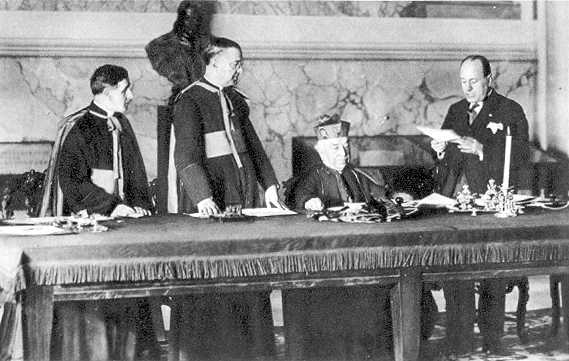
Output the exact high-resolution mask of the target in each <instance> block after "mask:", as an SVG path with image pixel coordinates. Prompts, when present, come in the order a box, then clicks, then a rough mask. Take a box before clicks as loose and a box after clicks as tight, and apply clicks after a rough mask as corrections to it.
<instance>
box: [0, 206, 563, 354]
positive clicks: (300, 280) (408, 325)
mask: <svg viewBox="0 0 569 361" xmlns="http://www.w3.org/2000/svg"><path fill="white" fill-rule="evenodd" d="M109 227H110V230H109V231H108V232H103V233H80V234H74V235H60V236H38V237H5V238H3V239H1V240H0V245H1V246H2V249H4V247H6V248H9V247H11V248H14V247H19V248H20V249H21V250H22V251H23V259H22V263H21V271H20V272H18V274H17V276H16V277H15V278H14V279H13V282H14V284H15V289H16V290H17V291H18V292H21V293H22V295H23V302H24V303H23V305H24V307H23V315H24V336H25V337H24V340H25V350H26V352H25V357H26V358H27V359H30V360H36V359H45V356H46V355H49V339H50V336H51V329H50V326H51V317H50V316H49V315H50V312H51V311H52V309H53V302H57V301H63V300H79V299H81V300H85V299H100V298H109V299H114V298H121V297H142V296H153V295H156V296H158V295H176V294H183V293H192V292H194V293H195V292H199V293H202V292H223V291H224V290H232V291H235V290H239V289H243V290H245V289H247V290H249V289H251V290H252V289H272V288H296V287H314V286H330V285H332V286H347V285H358V284H373V283H384V284H393V285H394V287H393V290H392V295H391V296H392V302H393V303H394V304H395V307H393V318H394V322H393V323H394V342H395V345H394V349H395V357H396V359H397V360H415V359H417V357H418V349H419V327H418V326H417V325H418V323H419V321H418V320H419V316H420V315H419V300H420V299H419V295H420V289H421V282H422V281H423V280H429V281H436V280H447V279H469V278H472V277H473V276H471V274H472V273H474V274H475V275H476V277H478V278H481V277H500V276H508V275H511V274H515V276H521V275H523V274H538V273H564V272H566V273H569V211H559V212H545V211H535V212H532V213H529V214H524V215H521V216H518V217H515V218H508V219H499V218H496V217H494V216H493V215H491V214H487V215H479V216H477V217H471V216H470V215H466V214H452V215H449V214H430V215H423V216H420V217H416V218H414V219H408V220H403V221H395V222H391V223H382V224H346V223H337V224H336V223H320V222H315V221H313V220H311V219H307V218H306V217H305V216H302V215H297V216H286V217H272V218H265V219H258V220H255V221H253V222H235V223H219V222H215V221H209V220H203V219H194V218H191V217H186V216H165V217H152V218H143V219H136V220H130V219H129V220H125V221H124V222H112V223H110V224H109ZM36 314H41V315H45V317H36V316H34V315H36Z"/></svg>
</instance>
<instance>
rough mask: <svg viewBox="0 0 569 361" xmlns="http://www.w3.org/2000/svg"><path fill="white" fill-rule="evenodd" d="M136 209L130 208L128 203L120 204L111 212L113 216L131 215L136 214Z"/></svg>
mask: <svg viewBox="0 0 569 361" xmlns="http://www.w3.org/2000/svg"><path fill="white" fill-rule="evenodd" d="M135 213H136V211H135V210H134V209H133V208H130V207H129V206H127V205H126V204H122V203H121V204H119V205H118V206H116V207H115V209H113V212H112V213H111V217H130V216H132V215H134V214H135Z"/></svg>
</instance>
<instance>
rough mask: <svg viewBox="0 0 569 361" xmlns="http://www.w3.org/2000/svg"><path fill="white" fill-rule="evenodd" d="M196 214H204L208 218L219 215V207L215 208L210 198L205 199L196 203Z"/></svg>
mask: <svg viewBox="0 0 569 361" xmlns="http://www.w3.org/2000/svg"><path fill="white" fill-rule="evenodd" d="M198 212H199V213H200V214H205V215H208V216H212V215H214V214H219V213H220V212H219V207H217V204H215V202H214V201H213V199H212V198H211V197H210V198H206V199H202V200H201V201H200V202H199V203H198Z"/></svg>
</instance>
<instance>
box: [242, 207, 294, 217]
mask: <svg viewBox="0 0 569 361" xmlns="http://www.w3.org/2000/svg"><path fill="white" fill-rule="evenodd" d="M241 211H242V212H243V214H244V215H246V216H253V217H272V216H290V215H293V214H296V212H294V211H291V210H290V209H279V208H243V209H242V210H241Z"/></svg>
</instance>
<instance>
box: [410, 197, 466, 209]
mask: <svg viewBox="0 0 569 361" xmlns="http://www.w3.org/2000/svg"><path fill="white" fill-rule="evenodd" d="M407 203H409V205H411V204H413V205H414V206H415V207H420V206H425V207H435V208H445V207H452V206H454V205H455V204H456V199H452V198H449V197H446V196H443V195H442V194H439V193H433V194H429V195H428V196H426V197H425V198H423V199H419V200H415V201H411V202H407ZM403 205H406V204H405V203H404V204H403Z"/></svg>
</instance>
